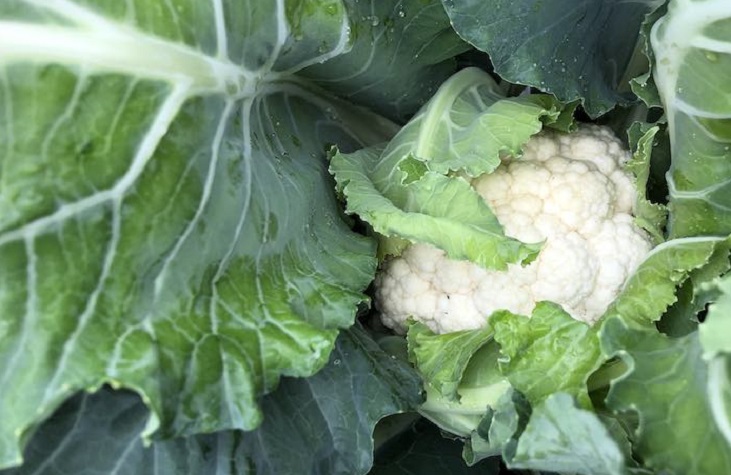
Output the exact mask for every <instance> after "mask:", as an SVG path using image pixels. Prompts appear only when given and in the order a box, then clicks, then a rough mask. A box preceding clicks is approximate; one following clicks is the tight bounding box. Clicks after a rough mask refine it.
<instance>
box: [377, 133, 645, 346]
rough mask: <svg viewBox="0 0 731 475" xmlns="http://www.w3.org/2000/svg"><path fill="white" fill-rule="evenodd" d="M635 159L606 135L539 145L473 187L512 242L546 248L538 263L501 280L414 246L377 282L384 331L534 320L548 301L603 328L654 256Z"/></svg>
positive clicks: (556, 137)
mask: <svg viewBox="0 0 731 475" xmlns="http://www.w3.org/2000/svg"><path fill="white" fill-rule="evenodd" d="M629 158H630V154H629V152H627V151H626V150H624V149H623V147H622V144H621V143H620V142H619V140H618V139H617V138H616V137H615V136H614V135H613V133H612V132H611V131H610V130H609V129H607V128H604V127H599V126H583V127H581V128H580V129H579V130H577V131H576V132H573V133H571V134H560V133H556V132H543V133H541V134H539V135H536V136H534V137H533V138H532V139H531V140H530V141H529V142H528V143H527V144H526V145H525V146H524V148H523V155H522V157H520V158H519V159H506V160H504V161H503V163H502V164H501V165H500V167H498V168H497V170H495V172H493V173H491V174H485V175H482V176H479V177H477V178H475V179H473V180H472V186H473V187H474V189H475V190H476V191H477V192H478V193H479V194H480V196H482V198H483V199H484V200H485V201H486V202H487V203H488V204H489V205H490V207H491V208H492V210H493V211H494V213H495V215H496V216H497V218H498V220H499V221H500V223H501V224H502V225H503V227H504V229H505V234H506V235H508V236H510V237H513V238H516V239H518V240H520V241H523V242H540V241H544V242H545V244H544V247H543V249H542V250H541V252H540V254H539V255H538V257H537V258H536V260H535V261H533V262H532V263H531V264H529V265H527V266H521V265H518V264H512V265H510V266H508V269H507V270H506V271H495V270H488V269H485V268H483V267H480V266H478V265H477V264H474V263H471V262H468V261H456V260H452V259H449V258H448V257H447V256H446V254H445V253H444V252H443V251H441V250H439V249H437V248H435V247H432V246H430V245H427V244H413V245H411V246H409V247H407V248H406V249H405V250H404V251H403V253H402V254H401V255H400V256H399V257H396V258H392V259H390V260H388V261H386V262H385V263H384V264H383V266H382V268H381V270H380V272H379V274H378V275H377V277H376V281H375V289H376V290H375V297H376V305H377V307H378V309H379V310H380V312H381V319H382V321H383V323H384V324H385V325H386V326H388V327H390V328H393V329H394V330H396V331H398V332H403V331H405V329H406V321H407V319H409V318H410V317H411V318H414V319H415V320H417V321H420V322H423V323H424V324H426V325H427V326H429V328H431V329H432V330H433V331H434V332H437V333H446V332H452V331H457V330H467V329H475V328H480V327H482V326H484V325H485V323H486V322H487V317H489V316H490V315H491V314H492V313H493V312H495V311H496V310H501V309H505V310H509V311H511V312H514V313H519V314H524V315H530V313H531V311H532V310H533V307H534V306H535V304H536V302H539V301H542V300H549V301H552V302H555V303H558V304H560V305H561V306H563V308H564V309H565V310H566V311H567V312H568V313H569V314H571V316H572V317H573V318H575V319H577V320H581V321H584V322H587V323H593V322H595V321H596V320H597V319H599V317H601V316H602V314H603V313H604V312H605V311H606V309H607V307H608V306H609V304H610V303H611V302H612V301H613V300H614V299H615V298H616V296H617V294H618V293H619V291H620V289H621V287H622V285H623V284H624V282H625V280H626V279H627V277H628V276H629V275H631V274H632V273H633V272H634V270H635V269H636V268H637V266H638V265H639V264H640V262H642V260H643V259H644V258H645V256H646V255H647V253H648V252H649V251H650V249H651V242H650V240H649V237H648V235H647V234H646V233H645V232H644V231H643V230H642V229H640V228H639V227H638V226H637V225H636V224H635V223H634V220H633V217H632V211H633V205H634V203H635V201H636V190H635V187H634V182H633V179H632V177H631V175H630V174H629V173H628V172H626V171H625V170H624V169H623V165H624V164H625V163H626V162H627V161H628V160H629Z"/></svg>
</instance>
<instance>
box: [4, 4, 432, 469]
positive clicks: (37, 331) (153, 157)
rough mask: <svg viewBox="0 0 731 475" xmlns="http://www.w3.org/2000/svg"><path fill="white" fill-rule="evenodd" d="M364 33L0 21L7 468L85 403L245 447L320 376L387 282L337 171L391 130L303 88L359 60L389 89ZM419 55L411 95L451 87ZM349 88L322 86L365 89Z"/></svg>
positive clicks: (253, 24)
mask: <svg viewBox="0 0 731 475" xmlns="http://www.w3.org/2000/svg"><path fill="white" fill-rule="evenodd" d="M402 5H412V6H413V13H417V12H418V11H419V9H421V8H426V7H425V6H423V2H404V3H403V4H402ZM350 8H356V7H354V6H350ZM357 8H360V7H357ZM359 12H360V10H357V9H356V10H352V11H351V12H350V13H351V15H350V16H348V11H346V6H344V5H343V4H342V3H341V2H340V1H339V0H326V1H323V2H316V3H313V2H305V1H297V0H288V1H286V2H285V1H284V0H276V1H271V2H261V1H254V0H248V1H233V0H208V1H200V0H181V1H176V2H174V3H171V2H167V1H163V0H151V1H146V2H104V1H94V0H54V1H42V0H6V1H3V2H2V3H1V4H0V382H2V385H3V387H4V388H9V389H8V390H5V391H3V398H2V399H3V403H2V404H0V420H2V421H3V423H2V427H1V428H0V467H2V466H9V465H12V464H16V463H19V462H20V452H21V448H22V446H23V445H24V444H25V442H26V441H27V439H28V437H29V436H30V434H31V433H32V431H33V428H34V427H35V426H36V424H37V423H38V422H39V421H40V420H42V419H43V418H44V417H46V416H48V415H49V414H51V412H52V411H53V410H54V409H55V408H56V407H57V406H58V405H59V404H60V403H61V402H62V401H63V400H64V399H65V398H66V397H68V396H70V395H71V394H73V393H75V392H76V391H78V390H80V389H88V390H94V389H96V388H98V387H100V386H101V385H102V384H104V383H110V384H112V385H114V386H117V387H125V388H130V389H133V390H135V391H137V392H138V393H139V394H141V395H142V398H143V401H144V402H145V403H146V404H147V405H148V406H149V407H150V408H151V409H152V414H153V416H152V417H151V418H150V420H149V423H148V425H147V427H146V429H145V433H146V434H148V435H149V434H151V433H153V432H154V431H155V430H156V429H159V431H158V434H159V435H161V436H171V435H187V434H193V433H197V432H210V431H217V430H222V429H226V428H238V429H252V428H254V427H256V426H257V425H258V424H259V423H260V422H261V412H260V410H259V407H258V404H257V402H256V401H257V398H258V397H259V396H261V395H262V394H264V393H266V392H268V391H270V390H271V389H273V388H274V387H275V386H276V385H277V382H278V380H279V377H280V375H283V374H284V375H289V376H307V375H310V374H312V373H314V372H315V371H317V370H318V369H320V368H321V367H322V366H323V365H324V364H325V362H326V361H327V358H328V355H329V353H330V351H331V349H332V347H333V344H334V340H335V337H336V335H337V333H338V330H339V329H341V328H344V327H347V326H348V325H350V324H351V323H352V322H353V315H354V312H355V308H356V306H357V305H358V304H359V303H360V302H362V301H363V300H364V298H365V297H364V296H363V295H362V293H361V292H362V289H363V288H364V287H365V286H366V285H367V284H368V282H369V281H370V280H371V279H372V277H373V273H374V271H375V264H376V263H375V259H374V244H373V242H372V241H371V240H369V239H365V238H363V237H360V236H358V235H356V234H354V233H352V232H351V231H350V230H349V229H348V225H347V223H346V222H345V221H344V220H343V219H342V216H341V213H340V210H339V206H338V204H337V202H336V200H335V198H334V193H333V192H332V188H333V183H332V181H331V178H330V176H329V175H328V173H327V170H326V164H325V160H324V158H325V157H324V155H325V150H326V149H327V148H329V146H331V145H332V144H338V145H339V146H340V147H341V149H343V150H346V151H350V150H354V149H356V148H360V147H362V146H364V145H370V144H373V143H377V142H380V141H383V140H385V139H387V138H389V137H390V135H391V134H392V133H393V131H394V126H393V125H392V124H391V123H390V122H388V121H385V120H383V119H381V118H379V117H377V116H375V115H373V114H371V113H368V112H366V111H365V110H362V109H359V108H356V107H353V106H350V105H348V104H346V103H344V102H342V101H341V100H340V99H336V98H334V96H330V95H328V94H327V93H325V92H324V91H323V90H322V89H321V88H319V87H317V86H312V85H309V83H308V82H307V80H306V79H303V76H302V73H301V70H302V69H308V72H310V71H313V69H309V68H315V67H316V66H315V65H318V64H320V63H322V62H326V61H329V60H332V59H333V58H335V57H339V56H343V55H349V54H352V55H356V56H357V57H351V58H350V59H349V61H350V63H347V64H356V63H357V64H358V68H359V71H361V72H362V73H363V75H364V77H371V78H372V77H376V76H378V74H379V72H381V73H383V74H386V73H387V71H388V69H387V68H388V67H391V66H390V65H389V64H382V63H368V64H365V63H364V61H365V58H367V57H368V56H369V55H370V54H373V53H374V52H375V51H377V48H380V46H379V45H375V44H373V43H372V42H371V41H370V39H369V38H367V37H365V36H364V37H356V36H355V35H354V34H353V30H357V29H358V25H360V24H363V23H364V22H368V21H370V20H366V19H363V18H362V17H361V15H359ZM427 26H428V25H424V28H427ZM433 27H434V30H431V32H429V31H424V32H423V34H424V35H425V36H429V35H432V36H440V33H439V32H440V31H442V30H443V29H444V25H443V24H434V25H433ZM402 33H403V31H402ZM364 45H366V46H364ZM367 45H370V49H369V48H368V47H367ZM351 47H353V48H354V51H353V52H351V53H349V50H350V48H351ZM356 47H357V48H356ZM355 49H357V50H358V51H357V52H356V51H355ZM411 55H412V52H411V51H408V50H406V51H401V50H398V49H395V50H394V51H393V52H392V54H391V58H392V61H395V62H398V63H399V73H400V74H401V76H400V78H401V80H402V81H405V82H407V83H408V82H409V81H410V80H411V79H412V78H415V77H416V76H417V75H419V76H429V75H431V74H434V75H435V78H437V79H428V80H427V79H424V81H427V82H428V81H432V80H438V78H441V77H442V76H443V75H445V74H446V73H445V69H444V67H442V66H435V67H434V68H431V67H427V66H425V65H424V64H421V63H418V62H414V61H409V58H410V56H411ZM432 59H433V60H434V61H431V62H430V63H429V64H432V63H435V62H437V60H438V58H432ZM364 64H365V66H364ZM351 72H354V71H351ZM349 73H350V72H349V71H348V70H347V67H345V66H341V67H339V68H338V69H333V70H332V72H331V73H330V74H329V75H328V74H325V73H321V74H319V75H318V82H319V83H320V84H323V85H324V84H326V82H327V81H328V80H333V81H334V80H337V81H338V84H339V90H338V92H342V91H344V90H345V89H346V88H347V85H348V84H351V86H352V87H353V89H354V90H355V89H356V88H360V87H361V86H362V83H361V82H358V81H357V80H355V79H353V81H352V82H349V81H350V79H349V76H348V75H349ZM312 74H313V75H314V72H313V73H312ZM382 99H383V101H384V102H383V103H382V104H381V106H382V109H383V110H387V109H389V108H390V110H393V107H392V105H393V104H391V103H392V102H393V101H392V98H389V97H383V98H382ZM374 100H376V101H377V100H380V99H378V98H374ZM416 100H417V99H416V98H414V99H413V101H416ZM389 104H391V105H389ZM375 105H376V106H378V104H375ZM409 107H411V106H409Z"/></svg>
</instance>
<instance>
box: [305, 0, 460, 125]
mask: <svg viewBox="0 0 731 475" xmlns="http://www.w3.org/2000/svg"><path fill="white" fill-rule="evenodd" d="M347 3H348V6H349V7H350V13H351V17H352V18H355V19H358V20H359V21H358V22H352V23H351V28H352V32H351V34H352V36H353V37H354V38H355V41H354V43H353V48H352V50H351V51H350V54H347V55H342V56H338V57H336V58H333V59H332V60H330V61H327V62H326V63H323V64H313V65H312V66H310V67H309V68H307V69H306V70H304V71H303V75H304V76H307V77H308V78H311V79H312V80H314V81H315V82H316V83H317V84H319V85H320V86H322V87H324V88H325V89H327V90H328V91H332V92H336V93H337V94H338V95H340V96H341V97H344V98H347V99H348V100H349V101H353V102H356V103H359V104H363V105H365V106H366V107H370V108H373V110H375V111H376V112H378V113H381V114H383V115H385V116H387V117H390V118H393V119H396V120H399V121H405V120H406V119H408V118H409V116H410V115H411V114H413V113H414V112H416V110H417V109H419V107H421V106H422V104H424V103H425V102H426V101H427V100H428V99H429V98H430V97H431V96H432V94H434V91H436V90H437V88H438V87H439V85H440V84H441V83H442V82H444V81H445V80H446V79H447V78H448V77H449V76H451V75H452V74H453V73H454V71H455V70H456V62H455V61H454V58H453V56H455V55H456V54H458V53H461V52H462V51H464V50H466V49H468V48H469V45H468V44H466V43H465V42H463V41H462V40H461V39H460V37H459V36H457V34H456V33H455V32H454V30H453V29H452V27H451V25H450V24H449V18H448V17H447V15H446V13H445V12H444V8H442V6H441V4H440V2H439V0H430V1H422V0H391V1H382V0H347Z"/></svg>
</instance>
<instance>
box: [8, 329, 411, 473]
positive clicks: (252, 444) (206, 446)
mask: <svg viewBox="0 0 731 475" xmlns="http://www.w3.org/2000/svg"><path fill="white" fill-rule="evenodd" d="M344 381H348V382H349V383H348V384H343V382H344ZM420 389H421V381H420V380H419V378H418V376H417V375H416V373H415V372H414V371H413V370H412V369H411V368H410V367H409V366H408V365H407V364H406V363H405V362H402V361H400V360H393V359H392V358H390V356H389V355H387V354H386V353H384V352H383V351H382V350H380V349H379V348H378V345H377V344H376V343H375V342H373V340H371V339H370V337H369V336H368V335H367V334H366V333H365V332H364V331H363V330H361V329H358V328H354V329H352V330H349V331H346V332H343V333H342V335H341V336H340V338H339V339H338V342H337V346H336V348H335V350H334V351H333V353H332V355H331V357H330V361H329V363H328V365H327V366H325V368H324V369H323V370H322V371H320V372H319V373H317V374H316V375H315V376H312V377H310V378H307V379H301V378H284V379H283V380H282V383H281V385H280V386H279V388H278V389H277V390H276V391H275V392H274V393H272V394H270V395H268V396H266V397H265V398H264V400H263V402H262V405H263V407H264V410H265V411H266V414H267V417H266V418H265V420H264V422H263V424H262V425H261V427H260V428H258V429H257V430H256V431H254V432H251V433H240V432H235V431H224V432H220V433H217V434H212V435H199V436H192V437H188V438H180V439H174V440H170V441H157V442H154V443H153V444H152V446H151V447H149V448H145V447H144V446H143V442H142V439H141V438H140V436H139V434H140V431H141V430H142V429H143V428H144V425H145V422H146V420H147V418H148V416H149V412H148V411H147V409H146V407H145V406H144V404H142V403H141V401H140V400H139V398H138V397H137V396H136V395H134V394H132V393H129V392H113V391H110V390H108V389H106V388H105V389H103V390H101V391H100V392H99V393H97V394H94V395H88V394H79V395H77V396H75V397H74V398H72V399H71V400H70V401H69V402H67V403H66V404H65V405H64V406H62V407H61V409H60V410H59V411H58V413H57V414H56V415H54V416H53V417H52V418H51V419H50V420H49V421H48V422H46V423H45V424H43V425H42V426H41V428H40V430H39V431H38V433H37V434H36V436H35V437H34V438H33V439H32V440H31V443H30V444H29V446H28V448H27V450H26V459H27V462H26V464H25V465H23V467H21V468H18V469H14V470H8V471H3V472H2V473H3V475H21V474H30V473H35V474H37V475H51V474H62V473H129V474H135V475H146V474H156V475H157V474H181V475H184V474H185V475H187V474H207V473H217V474H221V475H223V474H229V475H235V474H249V473H250V474H256V475H266V474H272V475H277V474H287V473H308V474H312V475H315V474H323V475H331V474H358V473H366V472H367V471H368V469H369V468H370V466H371V463H372V460H373V441H372V433H373V427H374V426H375V424H376V421H378V420H379V419H380V418H381V417H383V416H384V415H386V414H392V413H395V412H402V411H405V410H408V409H410V408H412V407H414V406H415V405H416V404H418V403H419V400H420ZM283 453H284V454H287V455H286V456H282V454H283Z"/></svg>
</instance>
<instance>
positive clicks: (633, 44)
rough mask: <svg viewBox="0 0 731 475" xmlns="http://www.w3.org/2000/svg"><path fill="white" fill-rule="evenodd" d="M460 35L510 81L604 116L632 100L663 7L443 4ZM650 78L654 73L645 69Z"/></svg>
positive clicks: (511, 1)
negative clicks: (632, 85)
mask: <svg viewBox="0 0 731 475" xmlns="http://www.w3.org/2000/svg"><path fill="white" fill-rule="evenodd" d="M442 2H443V3H444V6H445V8H446V10H447V14H448V15H449V17H450V19H451V20H452V24H453V25H454V28H455V30H456V31H457V33H458V34H459V35H460V36H461V37H462V38H464V39H465V40H466V41H468V42H469V43H471V44H473V45H474V46H475V47H477V48H478V49H480V50H482V51H485V52H487V53H488V54H489V55H490V59H491V60H492V63H493V66H494V68H495V71H496V72H497V73H498V74H499V75H500V76H501V77H503V78H505V79H507V80H508V81H511V82H515V83H519V84H525V85H529V86H533V87H537V88H539V89H540V90H542V91H545V92H551V93H553V94H555V95H556V96H557V97H558V98H559V99H561V100H563V101H573V100H576V99H581V101H582V102H583V103H584V107H585V108H586V110H587V112H588V113H589V114H590V115H591V116H593V117H596V116H599V115H601V114H602V113H604V112H606V111H608V110H609V109H611V108H612V107H613V106H614V105H615V104H616V103H618V102H619V103H626V102H628V100H630V98H631V94H630V91H629V84H628V81H629V80H630V79H632V78H633V77H634V75H636V74H639V73H642V72H644V71H642V70H639V71H636V70H635V64H634V62H633V56H635V55H636V54H637V51H636V50H637V44H638V35H639V30H640V25H641V24H642V22H643V20H644V18H645V15H647V14H649V13H651V12H652V11H653V10H655V9H656V8H657V7H658V6H660V5H662V3H663V0H640V1H635V2H625V1H621V0H605V1H588V0H582V1H576V0H518V1H515V0H491V1H476V0H442ZM645 70H646V69H645Z"/></svg>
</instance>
